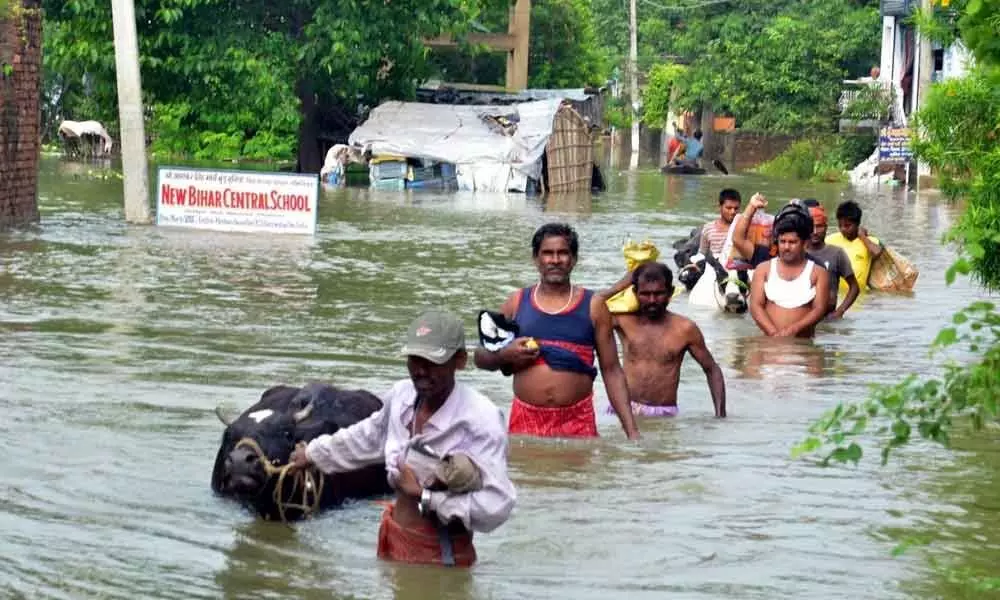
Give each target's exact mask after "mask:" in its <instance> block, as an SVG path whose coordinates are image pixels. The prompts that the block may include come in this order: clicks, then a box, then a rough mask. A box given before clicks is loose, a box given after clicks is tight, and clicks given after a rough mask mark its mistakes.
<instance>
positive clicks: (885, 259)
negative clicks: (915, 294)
mask: <svg viewBox="0 0 1000 600" xmlns="http://www.w3.org/2000/svg"><path fill="white" fill-rule="evenodd" d="M919 276H920V271H919V270H918V269H917V267H916V265H914V264H913V263H912V262H910V260H909V259H907V258H906V257H905V256H903V255H902V254H900V253H899V252H897V251H895V250H893V249H891V248H889V247H888V246H885V245H883V249H882V254H879V255H878V258H876V259H875V260H874V261H872V266H871V270H870V272H869V273H868V285H869V286H870V287H871V288H872V289H874V290H879V291H881V292H912V291H913V286H914V285H916V283H917V277H919Z"/></svg>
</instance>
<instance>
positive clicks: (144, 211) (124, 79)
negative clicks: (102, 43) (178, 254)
mask: <svg viewBox="0 0 1000 600" xmlns="http://www.w3.org/2000/svg"><path fill="white" fill-rule="evenodd" d="M133 2H134V0H111V18H112V26H113V28H114V37H115V71H116V74H117V78H118V120H119V122H120V124H121V152H122V175H123V180H124V181H123V184H124V185H123V188H124V194H125V222H127V223H142V224H145V223H149V222H150V221H151V219H150V213H149V179H148V177H149V176H148V171H147V166H146V128H145V126H144V124H143V118H142V117H143V115H142V81H141V77H140V75H139V43H138V40H137V35H136V31H135V5H134V3H133Z"/></svg>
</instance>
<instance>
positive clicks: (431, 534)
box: [378, 506, 476, 567]
mask: <svg viewBox="0 0 1000 600" xmlns="http://www.w3.org/2000/svg"><path fill="white" fill-rule="evenodd" d="M393 508H394V507H393V506H387V507H386V508H385V510H384V511H383V512H382V523H381V524H380V525H379V528H378V557H379V558H381V559H384V560H392V561H397V562H406V563H420V564H431V565H443V564H444V562H443V561H442V560H441V538H440V537H439V534H438V531H437V530H436V529H434V526H433V525H431V524H430V523H427V522H426V521H425V522H424V523H422V525H421V526H420V527H419V528H412V529H405V528H403V527H401V526H400V525H399V523H397V522H396V521H394V520H393V518H392V511H393ZM449 537H450V538H451V545H452V548H453V554H454V556H455V566H457V567H470V566H472V565H473V563H475V562H476V548H475V546H473V545H472V535H471V534H468V533H466V534H463V535H454V534H450V536H449Z"/></svg>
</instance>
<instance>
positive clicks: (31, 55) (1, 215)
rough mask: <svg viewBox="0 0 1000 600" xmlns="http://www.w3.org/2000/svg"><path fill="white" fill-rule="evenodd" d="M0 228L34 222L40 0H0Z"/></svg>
mask: <svg viewBox="0 0 1000 600" xmlns="http://www.w3.org/2000/svg"><path fill="white" fill-rule="evenodd" d="M0 11H2V12H0V17H2V18H0V228H5V227H11V226H14V225H20V224H23V223H28V222H31V221H37V220H38V157H39V150H40V145H41V132H40V130H39V126H40V114H39V113H40V94H41V77H42V15H41V9H40V0H7V1H6V2H0Z"/></svg>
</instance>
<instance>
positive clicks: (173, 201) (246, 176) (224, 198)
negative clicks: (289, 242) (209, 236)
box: [156, 167, 319, 235]
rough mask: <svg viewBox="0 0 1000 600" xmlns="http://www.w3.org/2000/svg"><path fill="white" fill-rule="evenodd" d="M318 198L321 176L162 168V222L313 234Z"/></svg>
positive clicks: (159, 222) (158, 187)
mask: <svg viewBox="0 0 1000 600" xmlns="http://www.w3.org/2000/svg"><path fill="white" fill-rule="evenodd" d="M318 199H319V178H318V176H316V175H297V174H290V173H267V172H260V171H211V170H204V169H185V168H178V167H160V169H159V172H158V177H157V185H156V224H157V225H165V226H172V227H190V228H195V229H214V230H218V231H260V232H271V233H292V234H304V235H313V234H314V233H316V210H317V207H318Z"/></svg>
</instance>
